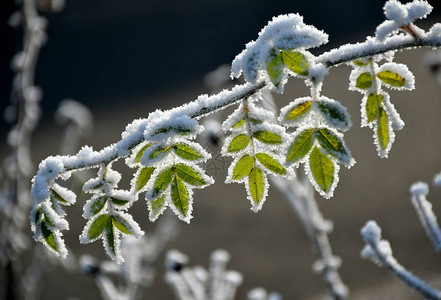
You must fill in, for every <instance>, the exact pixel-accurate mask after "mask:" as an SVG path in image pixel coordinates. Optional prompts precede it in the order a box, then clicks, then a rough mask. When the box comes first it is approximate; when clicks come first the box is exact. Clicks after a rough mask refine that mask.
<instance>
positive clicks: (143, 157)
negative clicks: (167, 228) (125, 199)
mask: <svg viewBox="0 0 441 300" xmlns="http://www.w3.org/2000/svg"><path fill="white" fill-rule="evenodd" d="M200 130H201V129H199V128H198V127H197V129H196V130H195V129H194V128H192V127H191V126H183V125H182V124H181V126H176V127H173V126H168V127H161V128H159V129H156V130H155V131H154V133H153V135H152V136H151V140H150V141H146V142H144V143H141V144H140V145H139V146H138V147H136V148H135V149H134V151H133V154H132V156H131V157H129V158H128V159H127V164H128V165H129V166H131V167H137V168H138V171H137V172H136V173H135V176H134V178H133V180H132V189H133V192H134V194H138V193H141V192H146V199H147V205H148V208H149V212H150V213H149V219H150V221H152V222H153V221H155V220H156V219H157V218H158V217H159V216H160V215H161V214H162V213H163V212H164V210H165V209H166V208H167V206H168V207H170V208H171V209H172V210H173V211H174V213H175V214H176V215H177V216H178V217H179V219H181V220H183V221H185V222H189V221H190V219H191V218H192V216H191V212H192V207H193V196H192V195H193V192H192V190H193V189H194V188H204V187H206V186H207V185H209V184H211V183H213V182H214V181H213V179H212V178H211V177H209V176H207V175H206V174H205V171H204V170H202V169H201V168H200V167H199V166H198V165H197V164H198V163H202V162H205V161H207V160H208V159H209V158H211V155H210V154H209V153H208V152H207V151H205V150H204V149H203V148H202V147H201V146H200V145H199V144H197V143H195V142H192V141H190V140H189V139H191V138H194V137H195V136H196V134H197V133H198V132H199V131H200ZM157 135H161V139H160V140H158V139H157Z"/></svg>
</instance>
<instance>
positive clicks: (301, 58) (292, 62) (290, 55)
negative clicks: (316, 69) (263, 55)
mask: <svg viewBox="0 0 441 300" xmlns="http://www.w3.org/2000/svg"><path fill="white" fill-rule="evenodd" d="M282 58H283V62H284V63H285V64H286V66H287V67H288V69H290V70H291V71H292V72H294V73H296V74H299V75H302V76H308V68H309V64H308V60H307V59H306V57H305V55H303V54H302V53H300V52H297V51H295V50H294V49H291V50H282Z"/></svg>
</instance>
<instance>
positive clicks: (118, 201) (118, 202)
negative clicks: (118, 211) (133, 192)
mask: <svg viewBox="0 0 441 300" xmlns="http://www.w3.org/2000/svg"><path fill="white" fill-rule="evenodd" d="M110 199H112V203H113V204H115V205H116V206H124V205H126V204H127V203H129V202H130V201H129V200H122V199H117V198H114V197H110Z"/></svg>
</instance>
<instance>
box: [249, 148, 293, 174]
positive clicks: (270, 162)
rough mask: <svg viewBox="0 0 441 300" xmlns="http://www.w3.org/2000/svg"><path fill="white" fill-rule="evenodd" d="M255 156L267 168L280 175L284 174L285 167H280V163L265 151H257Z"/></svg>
mask: <svg viewBox="0 0 441 300" xmlns="http://www.w3.org/2000/svg"><path fill="white" fill-rule="evenodd" d="M256 158H257V160H258V161H259V162H260V163H261V164H262V165H264V166H265V168H267V169H268V170H270V171H272V172H274V173H277V174H280V175H285V174H286V169H285V168H284V167H282V165H281V164H280V163H279V162H278V161H277V160H275V159H274V158H273V157H271V156H270V155H268V154H266V153H257V154H256Z"/></svg>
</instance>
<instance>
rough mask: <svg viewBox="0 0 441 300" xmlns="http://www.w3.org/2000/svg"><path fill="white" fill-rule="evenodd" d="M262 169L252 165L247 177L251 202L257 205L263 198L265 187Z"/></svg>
mask: <svg viewBox="0 0 441 300" xmlns="http://www.w3.org/2000/svg"><path fill="white" fill-rule="evenodd" d="M264 176H265V175H264V173H263V172H262V170H261V169H260V168H258V167H254V168H253V169H252V170H251V172H250V175H249V177H248V186H249V189H250V194H251V198H252V199H253V202H254V203H255V204H256V205H258V204H259V203H260V201H261V200H262V198H263V193H264V188H265V177H264Z"/></svg>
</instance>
